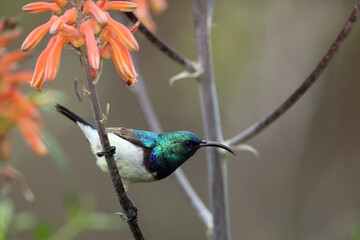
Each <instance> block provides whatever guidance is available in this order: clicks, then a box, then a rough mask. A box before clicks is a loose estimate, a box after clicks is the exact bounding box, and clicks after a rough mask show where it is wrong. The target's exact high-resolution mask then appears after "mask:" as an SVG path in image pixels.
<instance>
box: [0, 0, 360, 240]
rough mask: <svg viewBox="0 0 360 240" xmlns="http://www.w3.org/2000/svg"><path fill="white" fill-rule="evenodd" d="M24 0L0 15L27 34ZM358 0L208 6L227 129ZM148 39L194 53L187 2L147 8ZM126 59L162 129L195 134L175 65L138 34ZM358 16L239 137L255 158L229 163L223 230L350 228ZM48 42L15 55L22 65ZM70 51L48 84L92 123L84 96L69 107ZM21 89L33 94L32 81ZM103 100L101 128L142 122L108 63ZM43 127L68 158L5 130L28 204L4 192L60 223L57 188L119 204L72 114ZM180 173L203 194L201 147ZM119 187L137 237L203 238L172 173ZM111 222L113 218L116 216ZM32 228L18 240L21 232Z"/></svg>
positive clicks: (188, 88) (194, 110)
mask: <svg viewBox="0 0 360 240" xmlns="http://www.w3.org/2000/svg"><path fill="white" fill-rule="evenodd" d="M28 2H29V1H20V0H17V1H11V0H8V1H5V0H1V2H0V15H7V16H19V17H20V19H21V24H20V25H21V26H22V27H23V29H24V34H23V36H22V39H21V40H19V41H18V42H16V43H14V44H13V45H12V47H20V45H21V42H22V40H23V39H24V38H25V37H26V35H27V34H28V33H29V32H30V31H31V30H32V29H34V28H35V27H36V26H38V25H39V24H41V23H43V22H45V21H47V19H48V17H49V13H43V14H36V15H30V14H24V13H22V12H21V10H20V9H21V6H22V5H24V4H25V3H28ZM354 4H355V0H302V1H291V0H273V1H253V0H242V1H239V0H231V1H216V5H215V15H214V24H213V32H212V43H213V58H214V68H215V74H216V84H217V87H218V97H219V104H220V111H221V119H222V125H223V130H224V136H225V137H226V138H229V137H232V136H233V135H234V134H235V133H238V132H240V131H241V130H243V129H245V128H246V127H248V126H249V125H250V124H251V123H253V122H254V121H256V120H258V119H259V118H260V117H262V116H264V115H265V114H266V113H268V112H269V111H270V110H272V109H274V108H275V107H276V106H277V105H278V104H279V103H280V102H282V101H283V100H284V99H285V98H286V97H287V96H288V95H289V94H290V93H291V92H292V91H293V90H294V89H295V88H296V87H297V86H298V85H299V84H300V83H301V82H302V81H303V80H304V79H305V78H306V77H307V76H308V75H309V74H310V72H311V71H312V69H313V68H314V67H315V65H316V64H317V63H318V61H319V60H320V58H321V57H322V56H323V54H324V53H325V51H327V49H328V47H329V45H330V43H331V42H332V41H333V40H334V38H335V36H336V35H337V34H338V32H339V31H340V29H341V28H342V26H343V24H344V22H345V20H346V19H347V18H348V16H349V13H350V11H351V9H352V7H353V5H354ZM155 20H156V22H157V24H158V29H159V31H158V34H159V35H160V36H161V37H162V38H163V39H164V40H166V41H167V42H168V43H169V44H170V45H171V46H173V47H174V48H175V49H177V50H178V51H180V52H182V53H183V54H184V55H185V56H187V57H189V58H190V59H195V47H194V46H195V45H194V32H193V17H192V1H189V0H187V1H185V0H177V1H175V0H169V8H168V10H167V11H166V12H165V13H163V14H162V15H160V16H156V17H155ZM135 36H136V38H137V39H138V41H139V43H140V49H141V50H140V52H139V53H137V54H136V56H137V57H138V59H139V63H140V69H139V71H140V72H141V75H142V77H143V78H144V82H145V83H146V86H147V87H148V91H149V95H150V97H151V100H152V102H153V104H154V106H155V110H156V112H157V114H158V116H159V118H160V120H161V123H162V126H163V128H164V130H166V131H173V130H179V129H183V130H189V131H193V132H195V133H197V134H198V135H200V136H202V135H203V130H202V123H201V113H200V109H199V100H198V95H197V85H196V82H195V81H194V80H183V81H179V82H176V83H175V84H174V86H173V87H170V86H169V84H168V79H169V78H170V77H171V76H173V75H175V74H177V73H179V72H180V71H182V70H183V68H182V67H181V66H179V65H177V64H176V63H174V62H172V61H171V60H170V59H169V58H167V57H166V56H165V55H164V54H163V53H161V52H159V51H158V50H157V49H156V48H154V46H152V45H151V44H150V43H149V42H148V41H147V40H146V39H145V38H144V37H143V36H142V35H141V33H139V32H138V33H136V34H135ZM359 43H360V23H357V24H356V25H355V28H354V30H353V32H352V33H351V35H350V36H349V38H348V40H347V41H346V42H345V43H344V44H343V46H342V48H341V50H340V52H339V53H338V54H337V55H336V57H335V58H334V60H333V61H332V62H331V64H330V65H329V66H328V68H327V69H326V71H325V73H324V74H323V75H322V76H321V78H320V79H319V81H318V82H317V83H316V84H315V85H314V86H313V87H312V89H311V90H310V91H309V92H308V93H307V94H306V95H305V96H304V97H303V98H302V99H301V100H300V101H299V102H298V103H297V104H296V105H295V106H294V107H293V108H292V109H291V110H290V111H289V112H288V113H286V114H285V115H284V116H283V117H281V118H280V119H279V120H278V121H277V122H275V123H274V124H273V125H271V126H270V127H269V128H268V129H266V130H265V131H264V132H262V133H261V134H260V135H258V136H256V137H255V138H253V139H252V140H251V141H250V142H249V144H251V145H252V146H254V147H255V148H256V149H257V150H258V151H259V152H260V154H261V156H260V157H259V158H256V157H254V156H253V155H252V154H250V153H248V152H238V158H237V159H235V158H233V157H231V159H230V160H229V189H230V205H231V232H232V236H233V239H246V240H259V239H266V240H278V239H294V240H297V239H299V240H300V239H307V240H320V239H326V240H332V239H350V236H353V234H354V233H355V232H356V231H357V230H358V228H359V227H360V188H359V181H360V174H359V171H360V147H359V142H360V124H359V123H360V108H359V101H360V95H359V90H360V81H359V80H360V79H359V76H360V47H359ZM45 44H46V41H45V40H43V41H42V42H41V45H40V46H38V47H36V49H35V50H34V51H33V55H34V56H33V58H31V59H30V60H28V61H27V62H26V63H25V66H24V68H25V69H31V68H33V67H34V65H35V61H36V58H37V56H38V55H39V53H40V52H41V51H42V49H43V48H44V46H45ZM79 68H80V64H79V60H78V58H77V56H76V54H75V53H74V52H73V51H71V50H64V51H63V55H62V60H61V66H60V73H59V75H58V76H57V78H56V80H55V81H54V82H53V83H51V84H45V88H44V89H51V88H55V89H57V90H60V91H63V92H65V93H66V96H67V97H66V100H63V101H62V102H63V104H64V105H65V106H68V107H69V108H70V109H71V110H73V111H75V112H77V113H78V114H79V115H81V116H83V117H84V118H85V119H88V120H89V121H91V120H92V115H91V111H90V107H89V103H88V101H87V100H86V99H84V101H83V102H82V103H80V102H78V100H77V98H76V96H75V94H74V80H73V79H74V77H77V76H81V73H80V71H79ZM29 91H33V90H32V89H29ZM98 92H99V96H100V98H101V100H102V106H103V107H105V104H106V103H110V105H111V112H110V118H109V121H108V124H107V125H108V126H125V127H129V128H135V129H147V125H146V123H145V121H144V120H143V118H142V115H141V112H140V110H139V108H138V105H137V103H136V99H135V97H134V95H133V94H132V92H131V88H128V87H126V86H125V85H124V84H123V83H122V82H121V80H120V79H119V77H118V75H117V73H116V71H115V69H114V66H113V63H111V62H110V60H108V61H106V62H105V67H104V74H103V78H102V80H101V81H100V83H99V85H98ZM43 119H44V122H45V125H46V129H47V131H48V132H50V133H51V134H52V135H53V136H54V137H55V138H56V139H57V140H58V142H59V143H60V144H61V146H62V148H63V149H64V151H66V152H67V155H68V157H69V159H70V167H69V168H67V169H65V170H61V169H59V168H58V167H57V166H56V164H55V163H54V162H53V161H52V160H51V158H50V157H45V158H43V159H38V158H36V157H35V156H34V155H33V153H32V152H31V151H30V150H29V148H28V147H27V146H26V145H25V144H24V143H23V141H22V139H21V136H19V134H18V133H15V134H13V137H14V139H13V140H14V141H15V142H16V144H14V146H15V145H16V148H14V149H13V158H14V164H15V165H16V166H17V167H18V168H19V169H21V170H22V171H23V172H24V174H25V175H26V176H27V178H28V181H29V184H30V186H31V188H32V190H33V191H34V193H35V195H36V201H35V202H34V203H32V204H30V203H27V202H26V201H25V200H24V199H23V197H22V195H21V193H20V191H19V190H18V189H17V188H16V187H14V188H13V191H12V194H11V197H12V199H14V200H15V204H16V209H17V211H25V210H29V211H35V212H36V213H37V215H38V216H39V218H42V219H51V220H53V221H55V223H57V224H59V225H60V224H61V223H62V222H63V221H64V218H65V213H64V207H63V202H62V196H63V192H64V189H68V188H71V189H74V190H75V191H76V192H78V193H79V194H82V193H87V192H93V193H94V194H95V196H96V198H97V210H98V211H102V212H106V213H109V214H113V213H114V212H117V211H119V204H118V202H117V199H116V197H115V193H114V190H113V187H112V184H111V182H110V178H109V176H107V175H106V174H104V173H102V172H101V171H100V170H99V169H98V168H97V166H96V165H95V160H94V157H93V156H92V154H91V153H90V151H89V146H88V143H87V142H86V140H85V138H84V137H83V135H82V133H81V132H80V131H79V130H78V129H77V127H76V126H75V125H74V124H73V123H72V122H70V121H68V120H66V119H65V118H63V117H62V116H59V115H58V114H57V113H55V111H52V112H51V113H44V114H43ZM183 168H184V171H185V172H186V174H187V176H188V177H189V179H190V180H191V182H192V184H193V186H194V187H195V189H196V190H197V192H198V193H199V194H200V196H201V197H202V199H203V200H204V201H205V202H206V203H207V202H208V190H207V169H206V160H205V152H204V151H199V152H198V153H197V154H196V156H194V157H193V158H192V159H191V160H190V161H188V162H187V163H186V164H185V165H184V167H183ZM128 194H129V196H130V198H131V199H132V201H133V202H134V204H135V205H136V206H137V207H138V209H139V224H140V226H141V227H142V230H143V232H144V235H145V236H146V238H147V239H206V235H205V233H204V232H205V228H204V226H203V224H202V223H201V222H200V220H199V219H198V217H197V215H196V214H195V213H194V211H193V209H192V207H191V206H190V205H189V203H188V201H187V200H186V198H185V197H184V195H183V194H182V192H181V191H180V189H179V187H178V186H177V183H176V182H175V180H174V178H173V177H169V178H168V179H166V180H163V181H160V182H157V183H148V184H137V185H132V186H131V187H130V189H129V191H128ZM119 222H120V219H119ZM30 236H31V234H25V235H24V236H22V237H21V236H20V238H24V239H28V238H31V237H30ZM101 238H102V239H132V237H131V235H130V232H129V230H128V228H127V227H123V228H122V230H119V231H112V232H96V231H91V232H87V233H82V234H80V235H79V236H78V237H77V238H76V239H101Z"/></svg>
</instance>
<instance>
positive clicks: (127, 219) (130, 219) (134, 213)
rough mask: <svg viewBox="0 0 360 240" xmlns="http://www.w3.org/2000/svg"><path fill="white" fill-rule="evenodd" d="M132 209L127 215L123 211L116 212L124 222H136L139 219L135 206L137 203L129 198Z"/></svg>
mask: <svg viewBox="0 0 360 240" xmlns="http://www.w3.org/2000/svg"><path fill="white" fill-rule="evenodd" d="M129 202H130V205H131V210H130V211H129V215H130V216H129V215H126V214H125V213H123V212H117V213H115V214H117V215H120V217H121V219H122V220H123V221H124V222H136V221H137V215H138V209H137V207H135V205H134V204H133V203H132V201H131V200H130V199H129Z"/></svg>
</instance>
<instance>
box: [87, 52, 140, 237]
mask: <svg viewBox="0 0 360 240" xmlns="http://www.w3.org/2000/svg"><path fill="white" fill-rule="evenodd" d="M87 59H88V57H87V53H86V51H81V56H80V62H81V67H82V70H83V75H84V80H85V84H86V88H87V90H88V91H89V92H90V103H91V109H92V112H93V116H94V120H95V125H96V128H97V130H98V133H99V138H100V142H101V146H102V148H103V151H104V152H109V151H110V150H111V147H110V142H109V139H108V136H107V134H106V132H105V129H104V127H103V126H102V124H101V121H102V119H103V113H102V111H101V107H100V102H99V99H98V96H97V92H96V88H95V85H94V84H93V78H92V76H91V69H90V65H89V63H88V61H87ZM105 158H106V163H107V165H108V168H109V173H110V176H111V180H112V182H113V185H114V188H115V192H116V194H117V197H118V200H119V202H120V205H121V207H122V209H123V211H124V212H123V214H124V215H125V218H126V219H129V221H128V224H129V227H130V229H131V232H132V234H133V236H134V239H139V240H140V239H144V237H143V235H142V233H141V230H140V228H139V225H138V224H137V210H136V208H135V207H134V206H133V205H132V203H131V202H130V200H129V198H128V197H127V196H126V193H125V189H124V186H123V184H122V181H121V177H120V174H119V171H118V168H117V166H116V163H115V159H114V156H113V155H112V154H105Z"/></svg>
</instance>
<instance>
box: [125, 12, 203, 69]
mask: <svg viewBox="0 0 360 240" xmlns="http://www.w3.org/2000/svg"><path fill="white" fill-rule="evenodd" d="M125 14H126V16H127V17H128V18H129V19H130V20H131V21H132V22H134V23H136V22H137V21H138V18H137V17H136V16H135V14H134V13H132V12H126V13H125ZM139 31H141V32H142V33H143V34H144V36H145V37H146V38H147V39H148V40H149V41H150V42H152V43H153V44H154V45H155V46H156V47H157V48H158V49H160V51H162V52H163V53H165V54H166V55H168V57H170V58H171V59H172V60H174V61H175V62H177V63H179V64H180V65H182V66H184V67H185V68H186V69H187V70H189V71H190V72H196V71H198V67H197V66H196V64H195V63H194V62H192V61H191V60H190V59H188V58H186V57H185V56H183V55H181V54H180V53H179V52H177V51H176V50H175V49H173V48H172V47H170V46H169V45H168V44H167V43H165V42H164V41H163V40H162V39H160V37H158V36H157V35H156V34H154V33H153V32H151V31H150V30H149V29H148V28H147V27H145V25H144V24H142V23H141V24H140V26H139Z"/></svg>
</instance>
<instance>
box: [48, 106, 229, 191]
mask: <svg viewBox="0 0 360 240" xmlns="http://www.w3.org/2000/svg"><path fill="white" fill-rule="evenodd" d="M55 108H56V110H57V111H58V112H60V113H61V114H63V115H64V116H66V117H67V118H69V119H70V120H72V121H73V122H75V123H76V124H77V125H78V126H79V127H80V129H81V130H82V132H83V133H84V135H85V137H86V138H87V140H88V142H89V143H90V147H91V150H92V152H93V153H94V155H95V157H96V164H97V165H98V166H99V167H100V168H101V170H103V171H104V172H108V167H107V164H106V160H105V157H104V153H103V152H102V146H101V143H100V138H99V135H98V132H97V129H96V128H95V127H94V126H92V125H91V124H89V123H88V122H87V121H85V120H84V119H82V118H81V117H79V116H78V115H76V114H75V113H73V112H71V111H70V110H69V109H67V108H65V107H63V106H61V105H59V104H56V105H55ZM106 132H107V135H108V138H109V141H110V145H111V146H114V147H115V148H114V149H115V151H114V158H115V162H116V165H117V167H118V170H119V173H120V176H121V180H122V181H123V185H124V188H125V189H126V190H127V189H128V186H129V185H130V184H133V183H139V182H152V181H157V180H160V179H163V178H166V177H167V176H169V175H170V174H171V173H173V172H174V171H175V170H176V169H177V168H178V167H180V166H181V165H182V164H183V163H184V162H185V161H186V160H188V159H189V158H190V157H191V156H192V155H194V153H195V152H196V151H197V150H198V149H199V148H201V147H219V148H223V149H225V150H227V151H229V152H230V153H232V154H234V152H233V151H232V150H231V148H229V147H228V146H226V145H224V144H221V143H219V142H214V141H206V140H202V139H201V138H199V137H198V136H196V135H195V134H194V133H191V132H188V131H176V132H168V133H161V134H159V133H155V132H149V131H143V130H134V129H129V128H124V127H119V128H106ZM234 155H235V154H234Z"/></svg>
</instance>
